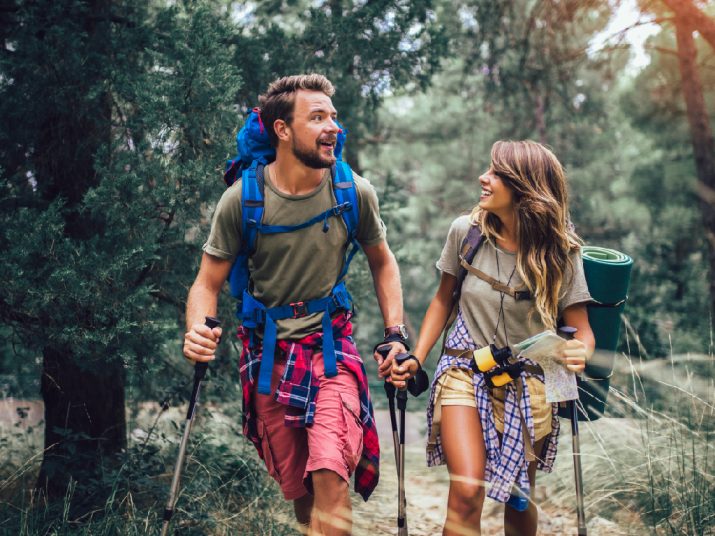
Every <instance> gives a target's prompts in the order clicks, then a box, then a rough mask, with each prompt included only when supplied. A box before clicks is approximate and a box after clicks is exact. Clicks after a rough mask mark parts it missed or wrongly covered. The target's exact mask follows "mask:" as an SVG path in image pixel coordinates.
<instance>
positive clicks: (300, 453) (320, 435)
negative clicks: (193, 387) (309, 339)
mask: <svg viewBox="0 0 715 536" xmlns="http://www.w3.org/2000/svg"><path fill="white" fill-rule="evenodd" d="M279 354H280V353H277V354H276V360H275V363H274V366H273V376H272V379H271V393H275V390H276V388H277V387H278V383H279V382H280V379H281V378H282V376H283V372H284V370H285V366H286V361H285V356H280V357H282V359H280V358H279ZM312 359H313V374H315V375H316V377H317V378H319V380H320V389H319V390H318V395H317V397H316V402H315V420H314V422H313V424H312V425H311V426H307V427H305V428H288V427H287V426H285V423H284V419H285V410H286V408H287V406H285V405H284V404H280V403H278V402H276V401H275V399H274V397H273V394H271V395H261V394H258V393H256V392H254V397H255V398H254V400H255V406H256V417H257V425H258V436H259V437H260V439H261V443H262V448H263V455H264V460H265V463H266V467H267V469H268V473H269V474H270V475H271V477H273V478H274V479H275V480H276V481H277V482H278V484H279V485H280V488H281V491H282V492H283V496H284V497H285V498H286V500H294V499H299V498H301V497H303V496H304V495H306V494H307V493H308V488H307V487H306V484H305V482H306V481H307V479H309V478H310V473H311V472H313V471H317V470H319V469H328V470H330V471H334V472H335V473H337V474H338V475H340V476H341V477H342V478H343V479H344V480H345V481H349V480H350V477H351V476H352V474H353V472H354V471H355V467H356V466H357V463H358V461H359V460H360V455H361V453H362V424H361V422H360V398H359V395H358V382H357V378H356V377H355V376H354V375H353V374H352V373H351V372H350V371H348V369H347V368H345V367H344V366H343V365H342V363H340V362H338V375H337V376H335V377H333V378H326V377H325V369H324V366H323V354H322V353H320V352H316V353H315V354H313V357H312Z"/></svg>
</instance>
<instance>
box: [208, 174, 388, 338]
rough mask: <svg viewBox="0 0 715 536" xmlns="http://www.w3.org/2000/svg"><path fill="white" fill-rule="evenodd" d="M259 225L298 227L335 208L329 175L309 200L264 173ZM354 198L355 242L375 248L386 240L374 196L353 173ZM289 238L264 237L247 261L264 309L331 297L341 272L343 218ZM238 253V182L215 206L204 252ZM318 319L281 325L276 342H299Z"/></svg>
mask: <svg viewBox="0 0 715 536" xmlns="http://www.w3.org/2000/svg"><path fill="white" fill-rule="evenodd" d="M264 176H265V199H264V212H263V223H264V224H266V225H297V224H300V223H303V222H304V221H306V220H308V219H310V218H312V217H314V216H317V215H318V214H321V213H322V212H324V211H325V210H327V209H329V208H331V207H333V206H335V204H336V201H335V195H334V193H333V188H332V185H331V176H330V170H329V169H326V171H325V174H324V175H323V179H322V181H321V183H320V185H319V186H318V187H317V188H316V189H315V190H313V191H312V192H310V193H308V194H303V195H288V194H285V193H282V192H279V191H278V190H277V189H276V188H275V186H274V185H273V181H272V178H271V174H270V170H269V169H266V170H265V175H264ZM353 179H354V181H355V189H356V193H357V198H358V208H359V214H360V215H359V223H358V231H357V239H358V241H359V242H360V243H361V244H362V245H368V246H370V245H375V244H378V243H380V242H382V241H383V240H384V239H385V226H384V224H383V222H382V220H381V219H380V213H379V208H378V200H377V193H376V192H375V189H374V188H373V187H372V185H371V184H370V182H369V181H368V180H366V179H364V178H362V177H360V176H359V175H356V174H355V173H353ZM328 224H329V229H328V231H327V232H323V221H322V220H321V221H320V222H318V223H315V224H313V225H311V226H310V227H306V228H304V229H299V230H297V231H292V232H288V233H279V234H271V235H264V234H261V233H259V234H258V237H257V239H256V252H255V253H254V254H253V255H252V256H251V257H250V259H249V261H248V266H249V270H250V273H251V281H252V283H253V295H254V297H255V298H256V299H257V300H259V301H261V302H262V303H263V304H264V305H265V306H266V307H275V306H278V305H286V304H288V303H292V302H298V301H308V300H313V299H317V298H323V297H325V296H327V295H329V294H330V291H331V290H332V288H333V286H334V285H335V283H336V280H337V278H338V275H339V274H340V272H341V270H342V269H343V265H344V260H345V251H346V240H347V227H346V226H345V222H344V221H343V218H342V216H337V217H335V216H331V217H330V218H329V219H328ZM240 248H241V181H240V180H239V181H236V182H235V183H234V184H233V185H232V186H231V187H230V188H228V189H227V190H226V191H225V192H224V194H223V195H222V196H221V199H220V200H219V202H218V205H217V206H216V212H215V213H214V216H213V221H212V224H211V232H210V234H209V238H208V240H207V241H206V243H205V244H204V246H203V250H204V251H205V252H206V253H208V254H209V255H213V256H215V257H218V258H221V259H227V260H231V261H232V260H233V259H234V258H235V257H236V255H237V254H238V251H239V249H240ZM322 318H323V314H322V313H315V314H312V315H308V316H306V317H303V318H298V319H286V320H280V321H278V322H277V324H278V337H279V338H280V339H300V338H303V337H305V336H307V335H310V334H311V333H315V332H316V331H319V330H320V329H321V320H322Z"/></svg>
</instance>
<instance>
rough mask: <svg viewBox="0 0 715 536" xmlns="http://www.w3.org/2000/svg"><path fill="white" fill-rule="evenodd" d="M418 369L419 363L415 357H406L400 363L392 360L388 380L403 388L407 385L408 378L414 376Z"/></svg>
mask: <svg viewBox="0 0 715 536" xmlns="http://www.w3.org/2000/svg"><path fill="white" fill-rule="evenodd" d="M419 370H420V364H419V363H418V362H417V361H416V360H415V359H407V360H406V361H403V362H402V363H401V364H398V363H397V361H393V362H392V369H391V370H390V381H391V382H392V385H394V386H395V387H397V388H398V389H404V388H406V387H407V381H408V380H409V379H410V378H414V376H415V374H417V371H419Z"/></svg>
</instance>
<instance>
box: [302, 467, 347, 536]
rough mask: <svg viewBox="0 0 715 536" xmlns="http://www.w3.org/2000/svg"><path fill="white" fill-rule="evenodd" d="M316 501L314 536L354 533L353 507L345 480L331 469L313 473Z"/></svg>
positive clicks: (311, 521) (312, 521)
mask: <svg viewBox="0 0 715 536" xmlns="http://www.w3.org/2000/svg"><path fill="white" fill-rule="evenodd" d="M311 476H312V478H313V491H314V493H315V501H314V503H313V514H312V516H311V518H310V529H311V530H310V533H311V534H312V535H314V536H318V535H320V536H333V535H335V536H342V535H343V534H350V533H351V532H352V507H351V505H350V493H349V490H348V483H347V482H346V481H345V479H344V478H343V477H342V476H340V475H338V474H337V473H336V472H334V471H331V470H330V469H318V470H317V471H313V472H311Z"/></svg>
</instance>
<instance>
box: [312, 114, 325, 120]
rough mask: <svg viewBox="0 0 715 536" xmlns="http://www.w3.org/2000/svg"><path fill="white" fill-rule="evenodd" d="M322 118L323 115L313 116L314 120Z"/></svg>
mask: <svg viewBox="0 0 715 536" xmlns="http://www.w3.org/2000/svg"><path fill="white" fill-rule="evenodd" d="M322 119H323V116H322V115H314V116H313V120H314V121H322Z"/></svg>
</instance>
